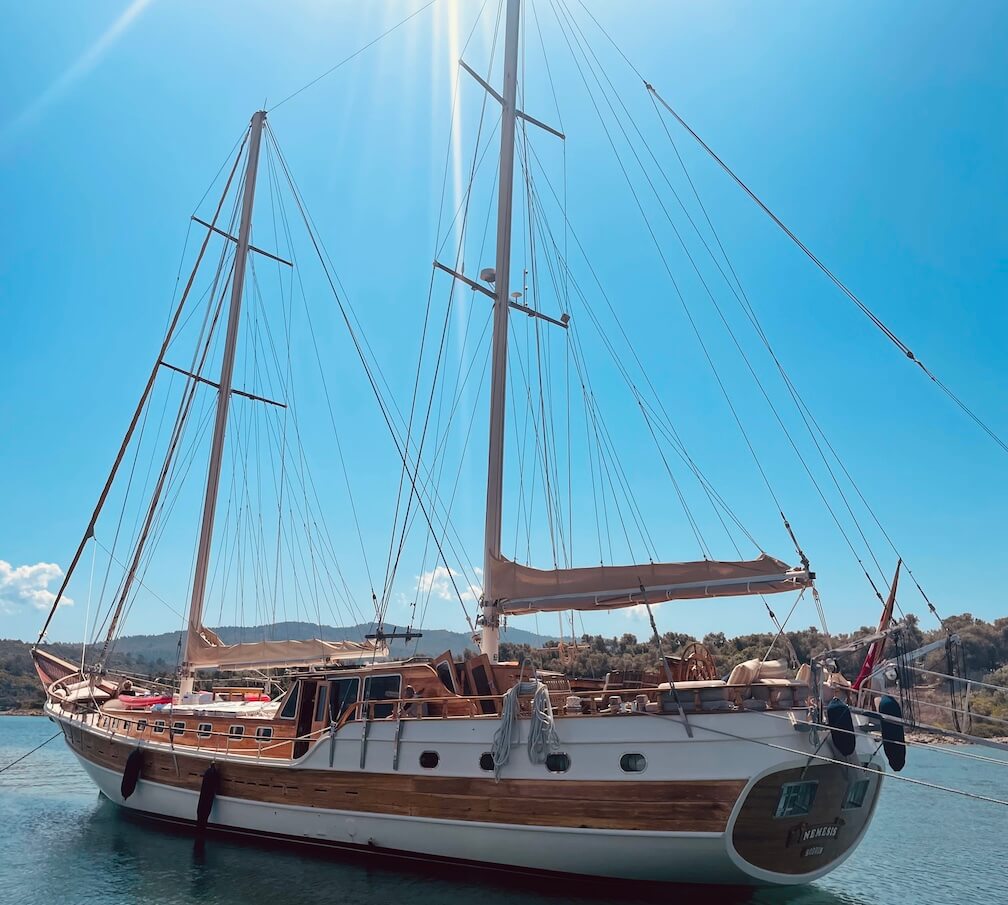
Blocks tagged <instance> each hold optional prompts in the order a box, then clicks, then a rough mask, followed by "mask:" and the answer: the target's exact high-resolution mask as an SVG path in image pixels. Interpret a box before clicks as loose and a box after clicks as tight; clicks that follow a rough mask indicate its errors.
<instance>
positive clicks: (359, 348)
mask: <svg viewBox="0 0 1008 905" xmlns="http://www.w3.org/2000/svg"><path fill="white" fill-rule="evenodd" d="M266 128H267V130H268V132H269V134H270V137H271V140H272V141H273V144H274V147H275V148H276V151H277V157H278V159H279V160H280V163H281V165H282V167H283V172H284V175H285V176H286V177H287V181H288V184H289V186H290V188H291V194H292V195H293V197H294V200H295V201H296V203H297V206H298V210H299V212H300V214H301V218H302V220H303V221H304V225H305V229H306V230H307V232H308V237H309V238H310V239H311V242H312V245H313V247H314V249H315V253H316V255H317V256H318V259H319V263H320V264H321V265H322V270H323V272H324V273H325V276H326V279H327V281H328V283H329V288H330V290H331V291H332V294H333V298H334V299H335V300H336V304H337V307H338V308H339V312H340V316H341V317H342V318H343V322H344V324H345V326H346V328H347V331H348V333H349V335H350V338H351V340H352V342H353V345H354V349H355V350H356V352H357V356H358V358H359V359H360V362H361V365H362V366H363V368H364V372H365V375H366V377H367V379H368V382H369V384H370V386H371V390H372V392H373V393H374V396H375V399H376V401H377V402H378V407H379V409H380V410H381V413H382V417H383V418H384V420H385V424H386V426H387V428H388V430H389V433H390V434H391V436H392V441H393V443H394V444H395V447H396V451H397V452H398V453H399V457H400V458H401V459H402V461H403V464H404V467H405V468H406V469H407V471H408V474H409V478H410V484H411V485H413V486H414V487H415V485H416V481H417V473H416V471H415V470H414V469H411V468H410V467H409V458H408V457H409V450H408V449H407V448H406V447H405V446H404V445H403V444H402V442H401V441H400V437H399V434H398V432H397V431H396V428H395V424H394V422H393V420H392V415H391V413H390V411H389V407H388V405H387V404H386V402H385V398H384V397H383V395H382V393H381V390H380V389H379V386H378V383H377V381H376V378H375V375H374V372H373V370H372V367H371V365H370V363H369V361H368V358H367V356H366V355H365V352H364V347H363V345H362V344H361V340H360V339H359V337H358V335H357V331H355V330H354V328H353V323H352V321H351V319H350V315H349V313H348V311H347V308H346V305H345V304H344V302H343V297H342V295H341V294H340V293H339V292H338V291H337V288H336V283H335V281H334V278H333V276H332V274H331V273H330V270H329V267H328V265H327V263H326V255H324V254H323V251H322V247H321V246H320V244H319V240H318V239H317V238H316V236H315V231H314V230H313V228H312V225H311V221H310V219H309V217H308V213H307V211H306V209H305V206H304V203H303V201H302V199H301V194H300V192H299V191H298V189H297V186H296V185H295V183H294V180H293V176H292V175H291V172H290V168H289V167H288V165H287V161H286V160H285V159H284V156H283V152H282V151H281V150H280V147H279V145H278V144H277V141H276V136H275V135H273V132H272V129H270V127H269V125H268V124H267V127H266ZM417 504H418V505H419V506H420V509H421V511H422V512H423V515H424V519H425V520H426V522H427V527H428V530H429V531H430V532H431V534H432V535H434V542H435V545H436V546H437V548H438V553H439V554H440V556H441V559H442V561H443V562H444V565H445V568H446V570H447V572H448V578H449V580H450V581H451V584H452V587H453V588H454V590H455V595H456V597H457V598H458V600H459V603H460V604H461V605H462V611H463V613H464V615H465V619H466V622H467V623H469V627H470V629H471V630H475V628H474V626H473V623H472V620H471V619H470V617H469V612H468V610H466V608H465V603H464V601H463V599H462V594H461V592H460V591H459V589H458V584H457V583H456V581H455V576H454V574H453V572H452V569H451V567H450V566H449V565H448V561H447V558H446V557H445V554H444V548H443V546H442V544H441V540H440V538H438V536H437V533H436V532H435V528H434V523H433V521H432V518H431V515H430V513H429V512H428V510H427V507H426V506H425V505H424V502H423V499H422V497H421V496H420V495H419V494H418V495H417Z"/></svg>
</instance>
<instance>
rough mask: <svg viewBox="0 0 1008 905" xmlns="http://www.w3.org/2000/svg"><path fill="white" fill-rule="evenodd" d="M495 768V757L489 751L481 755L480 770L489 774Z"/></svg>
mask: <svg viewBox="0 0 1008 905" xmlns="http://www.w3.org/2000/svg"><path fill="white" fill-rule="evenodd" d="M493 768H494V762H493V755H492V754H491V753H490V752H489V751H484V752H483V753H482V754H481V755H480V769H481V770H486V771H487V773H489V772H490V771H491V770H493Z"/></svg>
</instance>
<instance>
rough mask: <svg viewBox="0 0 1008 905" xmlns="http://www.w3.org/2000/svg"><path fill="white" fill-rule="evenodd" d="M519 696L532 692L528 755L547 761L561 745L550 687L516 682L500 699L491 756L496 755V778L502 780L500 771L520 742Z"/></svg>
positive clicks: (534, 759)
mask: <svg viewBox="0 0 1008 905" xmlns="http://www.w3.org/2000/svg"><path fill="white" fill-rule="evenodd" d="M520 695H532V718H531V720H530V721H529V737H528V756H529V760H530V761H531V762H532V763H534V764H541V763H544V762H545V760H546V757H547V756H548V755H549V754H550V752H552V751H553V749H554V748H556V747H557V746H558V745H559V744H560V740H559V739H558V738H557V734H556V731H555V729H554V728H553V705H552V704H551V703H550V698H549V689H548V688H547V687H546V686H545V685H544V684H543V683H542V682H540V681H538V680H534V681H532V682H516V683H515V684H514V685H512V686H511V687H510V688H509V689H508V690H507V692H505V694H504V697H503V699H502V700H501V716H500V726H499V727H498V728H497V731H496V732H495V733H494V738H493V746H492V747H491V749H490V756H491V757H492V758H493V765H494V779H500V773H501V770H502V769H503V768H504V766H505V765H506V764H507V762H508V760H509V759H510V758H511V749H512V748H513V747H514V746H515V745H516V744H517V743H518V741H519V738H518V736H519V734H520V733H519V722H518V719H519V709H518V698H519V696H520Z"/></svg>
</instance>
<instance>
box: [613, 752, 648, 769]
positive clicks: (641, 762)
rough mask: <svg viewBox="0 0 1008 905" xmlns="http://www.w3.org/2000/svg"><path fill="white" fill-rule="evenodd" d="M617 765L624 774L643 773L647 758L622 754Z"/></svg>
mask: <svg viewBox="0 0 1008 905" xmlns="http://www.w3.org/2000/svg"><path fill="white" fill-rule="evenodd" d="M619 765H620V769H621V770H622V771H623V772H624V773H643V772H644V769H645V768H646V767H647V758H646V757H645V756H644V755H643V754H624V755H623V756H622V757H621V758H620V759H619Z"/></svg>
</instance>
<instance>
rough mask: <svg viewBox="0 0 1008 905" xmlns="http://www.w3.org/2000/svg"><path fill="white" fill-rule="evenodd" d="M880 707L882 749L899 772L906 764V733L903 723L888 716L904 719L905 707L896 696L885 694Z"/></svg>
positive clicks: (890, 764)
mask: <svg viewBox="0 0 1008 905" xmlns="http://www.w3.org/2000/svg"><path fill="white" fill-rule="evenodd" d="M878 709H879V713H880V714H881V716H882V750H883V751H885V756H886V760H887V761H889V766H890V767H892V768H893V770H894V771H895V772H896V773H899V771H900V770H902V769H903V767H904V766H905V765H906V745H905V744H904V742H905V739H906V734H905V733H904V731H903V724H902V723H897V722H895V720H887V719H886V717H887V716H889V717H895V718H896V719H897V720H901V719H903V708H902V707H900V705H899V701H897V700H896V699H895V698H892V697H890V696H889V695H887V694H884V695H882V698H881V700H880V701H879V705H878Z"/></svg>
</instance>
